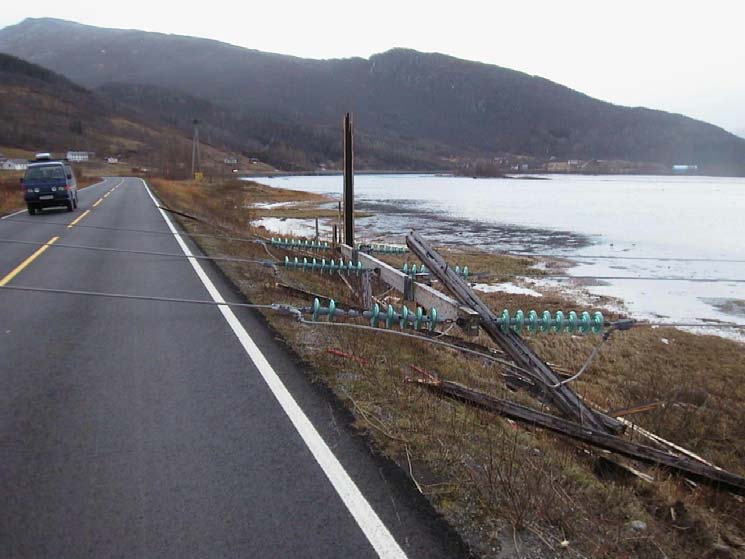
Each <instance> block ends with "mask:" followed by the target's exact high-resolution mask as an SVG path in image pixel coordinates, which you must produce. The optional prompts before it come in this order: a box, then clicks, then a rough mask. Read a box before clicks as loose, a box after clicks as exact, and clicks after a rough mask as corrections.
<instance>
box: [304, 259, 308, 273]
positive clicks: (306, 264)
mask: <svg viewBox="0 0 745 559" xmlns="http://www.w3.org/2000/svg"><path fill="white" fill-rule="evenodd" d="M307 269H308V259H307V258H303V272H305V271H306V270H307Z"/></svg>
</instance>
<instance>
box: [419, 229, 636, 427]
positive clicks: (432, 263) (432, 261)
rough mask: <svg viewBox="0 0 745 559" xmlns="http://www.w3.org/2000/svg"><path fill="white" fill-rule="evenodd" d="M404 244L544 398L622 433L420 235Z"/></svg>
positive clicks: (564, 411) (583, 419) (581, 419)
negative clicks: (503, 326)
mask: <svg viewBox="0 0 745 559" xmlns="http://www.w3.org/2000/svg"><path fill="white" fill-rule="evenodd" d="M406 245H407V246H408V247H409V249H410V250H411V251H412V252H413V253H414V254H416V256H417V257H418V258H419V260H421V261H422V263H423V264H424V265H425V266H427V268H429V270H430V272H431V273H432V274H434V275H435V276H436V277H437V279H439V280H440V282H441V283H442V284H443V285H444V286H445V287H447V288H448V290H450V292H451V293H452V294H453V295H454V296H455V298H456V299H457V300H458V301H459V302H460V303H461V304H462V305H464V306H466V307H469V308H471V309H473V310H475V311H476V312H478V314H479V316H480V319H481V326H482V327H483V328H484V330H486V332H487V333H488V334H489V336H490V337H491V338H492V340H494V342H495V343H496V344H497V345H498V346H499V347H500V348H501V349H502V350H503V351H504V352H505V353H506V354H507V355H508V356H509V357H510V359H512V360H513V361H514V362H515V364H516V365H517V366H518V367H520V368H522V369H525V370H527V371H530V372H532V373H533V374H534V376H535V377H537V378H538V379H539V380H540V381H541V383H542V386H541V389H542V390H543V393H544V395H545V397H546V399H547V400H548V401H549V402H551V403H552V404H553V405H554V406H556V408H558V409H559V411H560V412H561V413H562V414H564V415H566V416H567V417H571V418H574V419H576V420H577V421H578V422H579V423H580V424H582V425H586V426H588V427H590V428H591V429H593V430H595V431H605V432H611V433H621V432H623V430H624V426H623V425H622V424H621V422H619V421H617V420H615V419H613V418H612V417H609V416H607V415H604V414H602V413H600V412H597V411H594V410H592V409H590V408H589V407H587V406H586V405H585V403H584V402H583V401H582V400H581V399H580V398H579V397H578V396H577V395H576V394H575V393H574V392H573V391H572V389H571V388H569V386H568V385H566V384H561V379H560V378H559V376H558V375H557V374H556V373H555V372H554V371H553V370H552V369H551V367H549V366H548V365H547V364H546V363H544V362H543V361H542V360H541V358H540V357H538V355H537V354H536V353H535V352H534V351H533V350H532V349H531V347H530V346H529V345H528V344H527V343H525V341H524V340H523V339H522V338H521V337H520V336H519V335H518V334H517V333H515V332H513V331H512V330H507V331H506V332H503V331H502V329H501V328H500V326H499V317H498V316H497V315H496V314H495V313H494V311H492V310H491V309H490V308H489V307H488V306H487V305H486V304H485V303H484V302H483V301H482V300H481V298H480V297H479V296H478V295H476V293H475V292H474V291H473V289H471V286H470V285H469V284H468V282H467V281H466V280H465V279H463V278H462V277H461V276H460V275H458V274H457V273H456V272H455V270H454V269H452V268H450V266H449V265H448V263H447V262H446V261H445V259H444V258H443V257H442V256H441V255H440V254H439V253H438V252H437V251H436V250H435V249H434V248H433V247H432V245H430V244H429V243H428V242H427V241H426V240H424V239H423V238H422V237H421V235H419V234H418V233H416V232H415V231H412V232H411V233H410V234H409V235H407V236H406Z"/></svg>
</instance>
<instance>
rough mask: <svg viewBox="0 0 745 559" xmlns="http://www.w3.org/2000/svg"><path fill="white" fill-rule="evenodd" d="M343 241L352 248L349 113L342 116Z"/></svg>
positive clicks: (350, 134) (352, 158) (352, 224)
mask: <svg viewBox="0 0 745 559" xmlns="http://www.w3.org/2000/svg"><path fill="white" fill-rule="evenodd" d="M344 243H345V244H346V245H347V246H350V247H352V248H354V149H353V145H352V115H351V114H350V113H347V114H346V116H345V117H344Z"/></svg>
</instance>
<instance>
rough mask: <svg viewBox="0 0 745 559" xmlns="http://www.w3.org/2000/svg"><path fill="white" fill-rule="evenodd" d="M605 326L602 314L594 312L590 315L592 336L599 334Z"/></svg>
mask: <svg viewBox="0 0 745 559" xmlns="http://www.w3.org/2000/svg"><path fill="white" fill-rule="evenodd" d="M604 326H605V319H604V318H603V313H601V312H595V313H593V315H592V332H593V333H594V334H600V333H601V332H602V331H603V327H604Z"/></svg>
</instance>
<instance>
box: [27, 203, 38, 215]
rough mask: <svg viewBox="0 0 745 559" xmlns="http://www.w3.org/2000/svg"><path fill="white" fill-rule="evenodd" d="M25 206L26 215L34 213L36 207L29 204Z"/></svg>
mask: <svg viewBox="0 0 745 559" xmlns="http://www.w3.org/2000/svg"><path fill="white" fill-rule="evenodd" d="M26 207H27V208H28V215H34V214H35V213H36V208H35V207H34V206H32V205H31V204H28V205H27V206H26Z"/></svg>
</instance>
